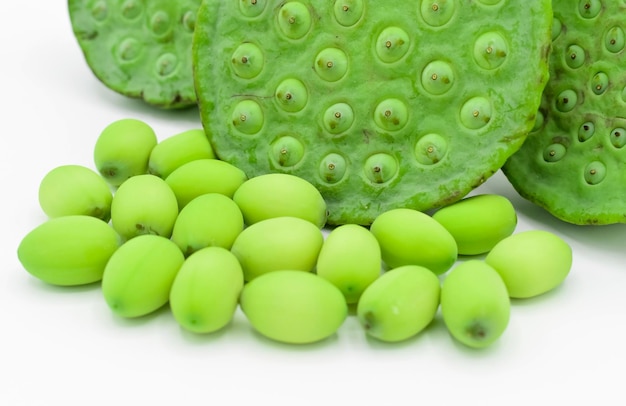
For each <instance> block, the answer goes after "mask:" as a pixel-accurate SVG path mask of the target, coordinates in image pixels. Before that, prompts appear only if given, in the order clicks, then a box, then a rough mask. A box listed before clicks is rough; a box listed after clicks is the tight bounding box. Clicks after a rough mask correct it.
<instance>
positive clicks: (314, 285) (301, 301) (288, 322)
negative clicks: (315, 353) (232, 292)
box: [240, 270, 348, 344]
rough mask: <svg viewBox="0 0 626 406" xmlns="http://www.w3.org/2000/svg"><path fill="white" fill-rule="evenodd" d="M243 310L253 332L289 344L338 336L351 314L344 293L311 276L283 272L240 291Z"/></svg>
mask: <svg viewBox="0 0 626 406" xmlns="http://www.w3.org/2000/svg"><path fill="white" fill-rule="evenodd" d="M240 303H241V309H242V311H243V313H244V314H245V316H246V318H247V319H248V321H249V322H250V324H252V326H253V327H254V329H255V330H256V331H258V332H259V333H260V334H262V335H263V336H265V337H268V338H270V339H272V340H276V341H279V342H284V343H289V344H306V343H313V342H317V341H320V340H323V339H325V338H328V337H330V336H332V335H333V334H335V333H336V332H337V330H339V327H341V325H342V324H343V322H344V320H345V319H346V317H347V315H348V306H347V304H346V301H345V299H344V297H343V294H342V293H341V291H340V290H339V289H337V287H335V286H334V285H333V284H332V283H330V282H328V281H327V280H325V279H324V278H320V277H319V276H317V275H315V274H311V273H306V272H300V271H291V270H283V271H276V272H271V273H268V274H266V275H263V276H260V277H259V278H257V279H255V280H253V281H252V282H250V283H248V284H246V285H245V286H244V288H243V291H242V292H241V299H240Z"/></svg>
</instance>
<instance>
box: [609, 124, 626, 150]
mask: <svg viewBox="0 0 626 406" xmlns="http://www.w3.org/2000/svg"><path fill="white" fill-rule="evenodd" d="M611 144H613V146H614V147H615V148H623V147H624V145H626V129H624V128H616V129H614V130H613V131H611Z"/></svg>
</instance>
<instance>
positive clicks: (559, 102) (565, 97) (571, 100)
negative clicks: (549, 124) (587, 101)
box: [556, 89, 578, 113]
mask: <svg viewBox="0 0 626 406" xmlns="http://www.w3.org/2000/svg"><path fill="white" fill-rule="evenodd" d="M577 103H578V94H577V93H576V92H575V91H573V90H571V89H567V90H564V91H562V92H561V93H559V96H558V97H557V99H556V109H557V110H558V111H560V112H561V113H568V112H570V111H572V110H574V107H576V104H577Z"/></svg>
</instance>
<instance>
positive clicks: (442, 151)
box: [415, 134, 448, 165]
mask: <svg viewBox="0 0 626 406" xmlns="http://www.w3.org/2000/svg"><path fill="white" fill-rule="evenodd" d="M447 153H448V141H446V139H445V138H443V137H442V136H441V135H439V134H426V135H425V136H423V137H421V138H420V139H419V140H418V141H417V144H416V145H415V157H416V159H417V162H419V163H420V164H422V165H434V164H436V163H438V162H440V161H441V160H442V159H444V158H445V156H446V155H447Z"/></svg>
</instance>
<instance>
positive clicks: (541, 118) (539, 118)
mask: <svg viewBox="0 0 626 406" xmlns="http://www.w3.org/2000/svg"><path fill="white" fill-rule="evenodd" d="M545 122H546V116H545V115H544V114H543V112H541V111H538V112H537V115H536V116H535V124H534V125H533V128H532V130H531V132H536V131H539V130H541V129H542V128H543V126H544V124H545Z"/></svg>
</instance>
